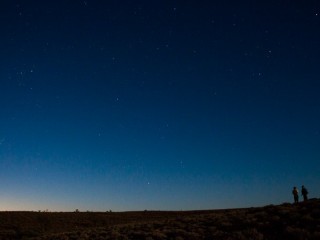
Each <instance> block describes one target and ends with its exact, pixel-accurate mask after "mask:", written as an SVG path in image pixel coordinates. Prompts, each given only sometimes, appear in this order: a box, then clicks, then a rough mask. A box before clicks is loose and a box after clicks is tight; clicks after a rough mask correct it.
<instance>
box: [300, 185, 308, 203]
mask: <svg viewBox="0 0 320 240" xmlns="http://www.w3.org/2000/svg"><path fill="white" fill-rule="evenodd" d="M301 195H302V196H303V201H307V200H308V190H307V189H306V188H305V187H304V186H303V185H302V187H301Z"/></svg>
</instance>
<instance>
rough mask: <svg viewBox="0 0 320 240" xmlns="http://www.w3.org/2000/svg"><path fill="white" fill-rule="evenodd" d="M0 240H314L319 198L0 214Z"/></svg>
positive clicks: (319, 229) (319, 234) (318, 235)
mask: <svg viewBox="0 0 320 240" xmlns="http://www.w3.org/2000/svg"><path fill="white" fill-rule="evenodd" d="M0 239H1V240H2V239H50V240H53V239H66V240H68V239H123V240H125V239H146V240H152V239H175V240H181V239H320V199H311V200H309V201H308V202H306V203H303V202H302V203H299V204H296V205H294V204H289V203H284V204H282V205H278V206H274V205H269V206H265V207H260V208H246V209H227V210H208V211H179V212H164V211H143V212H114V213H113V212H105V213H104V212H70V213H66V212H64V213H58V212H0Z"/></svg>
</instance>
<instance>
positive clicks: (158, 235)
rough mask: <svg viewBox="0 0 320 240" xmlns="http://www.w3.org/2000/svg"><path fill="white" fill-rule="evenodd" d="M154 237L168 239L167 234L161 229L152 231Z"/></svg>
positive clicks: (158, 239)
mask: <svg viewBox="0 0 320 240" xmlns="http://www.w3.org/2000/svg"><path fill="white" fill-rule="evenodd" d="M152 238H153V239H155V240H162V239H167V235H166V234H165V233H163V232H160V231H154V232H152Z"/></svg>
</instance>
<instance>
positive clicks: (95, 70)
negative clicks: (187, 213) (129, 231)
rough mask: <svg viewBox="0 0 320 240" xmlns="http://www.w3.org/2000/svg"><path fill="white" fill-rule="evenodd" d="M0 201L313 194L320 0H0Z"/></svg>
mask: <svg viewBox="0 0 320 240" xmlns="http://www.w3.org/2000/svg"><path fill="white" fill-rule="evenodd" d="M0 26H1V28H0V29H1V37H0V83H1V85H0V109H1V114H0V210H44V209H49V210H52V211H73V210H74V209H80V210H93V211H105V210H109V209H112V210H114V211H126V210H144V209H150V210H151V209H154V210H181V209H182V210H190V209H216V208H236V207H248V206H261V205H266V204H277V203H282V202H292V201H293V197H292V194H291V190H292V187H293V186H298V187H299V188H300V187H301V185H302V184H304V185H305V186H306V187H307V188H308V190H309V192H310V197H319V194H320V174H319V173H320V147H319V145H320V94H319V93H320V82H319V81H320V65H319V64H320V60H319V56H320V45H319V42H320V3H319V1H317V0H313V1H311V0H310V1H308V0H307V1H292V0H282V1H279V0H278V1H188V0H184V1H182V0H181V1H179V0H172V1H150V0H149V1H146V0H140V1H128V0H124V1H119V0H111V1H98V0H97V1H90V0H86V1H82V0H79V1H76V0H74V1H14V0H10V1H1V4H0Z"/></svg>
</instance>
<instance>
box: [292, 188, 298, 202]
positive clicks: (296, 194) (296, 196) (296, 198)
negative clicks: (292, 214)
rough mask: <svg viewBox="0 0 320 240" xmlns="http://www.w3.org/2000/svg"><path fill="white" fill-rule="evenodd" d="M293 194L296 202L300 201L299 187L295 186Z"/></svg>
mask: <svg viewBox="0 0 320 240" xmlns="http://www.w3.org/2000/svg"><path fill="white" fill-rule="evenodd" d="M292 194H293V198H294V203H298V202H299V191H298V188H297V187H293V190H292Z"/></svg>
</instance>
